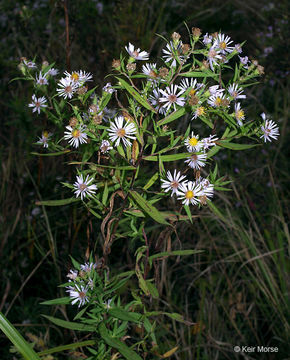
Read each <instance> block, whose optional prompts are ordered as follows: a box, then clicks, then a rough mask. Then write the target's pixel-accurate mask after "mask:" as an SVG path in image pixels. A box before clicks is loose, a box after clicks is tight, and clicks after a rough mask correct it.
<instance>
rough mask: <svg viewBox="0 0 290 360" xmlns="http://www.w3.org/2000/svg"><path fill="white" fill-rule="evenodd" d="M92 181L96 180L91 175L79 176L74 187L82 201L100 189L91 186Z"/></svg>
mask: <svg viewBox="0 0 290 360" xmlns="http://www.w3.org/2000/svg"><path fill="white" fill-rule="evenodd" d="M92 181H94V178H90V177H89V175H87V177H86V179H84V178H83V175H77V181H76V182H75V183H74V185H73V186H74V193H75V195H76V197H79V196H80V195H81V199H82V200H83V198H85V197H86V196H87V195H89V196H90V195H92V194H94V193H95V192H96V190H97V189H98V188H97V186H96V185H94V184H93V185H90V183H91V182H92ZM81 269H82V267H81ZM82 270H84V269H82Z"/></svg>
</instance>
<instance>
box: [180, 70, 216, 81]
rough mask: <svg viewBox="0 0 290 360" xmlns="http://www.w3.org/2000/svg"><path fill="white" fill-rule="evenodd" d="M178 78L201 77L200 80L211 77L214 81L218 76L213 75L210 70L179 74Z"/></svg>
mask: <svg viewBox="0 0 290 360" xmlns="http://www.w3.org/2000/svg"><path fill="white" fill-rule="evenodd" d="M179 76H185V77H195V78H198V77H202V78H207V77H212V78H214V79H217V78H218V75H217V74H215V73H213V72H212V71H210V70H203V71H190V72H186V73H181V74H179Z"/></svg>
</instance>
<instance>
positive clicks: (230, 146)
mask: <svg viewBox="0 0 290 360" xmlns="http://www.w3.org/2000/svg"><path fill="white" fill-rule="evenodd" d="M216 143H217V145H219V146H222V147H224V148H227V149H231V150H247V149H251V148H253V147H255V146H258V145H259V144H252V145H250V144H236V143H230V142H227V141H224V140H219V141H217V142H216Z"/></svg>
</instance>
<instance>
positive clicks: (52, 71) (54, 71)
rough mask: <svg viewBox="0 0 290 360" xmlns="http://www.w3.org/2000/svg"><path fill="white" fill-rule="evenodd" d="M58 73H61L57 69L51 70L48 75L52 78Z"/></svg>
mask: <svg viewBox="0 0 290 360" xmlns="http://www.w3.org/2000/svg"><path fill="white" fill-rule="evenodd" d="M58 72H59V71H58V70H57V69H54V68H50V69H49V70H48V72H47V73H46V74H47V75H50V76H56V75H57V74H58Z"/></svg>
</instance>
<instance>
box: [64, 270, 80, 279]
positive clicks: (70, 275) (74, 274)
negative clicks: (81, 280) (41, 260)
mask: <svg viewBox="0 0 290 360" xmlns="http://www.w3.org/2000/svg"><path fill="white" fill-rule="evenodd" d="M66 277H68V278H69V279H70V280H75V279H76V278H77V277H78V271H77V270H70V271H69V273H68V274H67V276H66Z"/></svg>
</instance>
